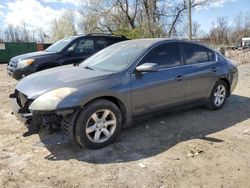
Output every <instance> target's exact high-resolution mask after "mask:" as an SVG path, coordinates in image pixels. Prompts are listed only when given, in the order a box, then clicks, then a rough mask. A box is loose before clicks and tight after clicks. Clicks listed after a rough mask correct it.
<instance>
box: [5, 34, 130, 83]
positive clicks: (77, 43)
mask: <svg viewBox="0 0 250 188" xmlns="http://www.w3.org/2000/svg"><path fill="white" fill-rule="evenodd" d="M124 40H128V39H127V38H126V37H125V36H122V35H109V34H98V33H96V34H95V33H93V34H88V35H86V36H71V37H67V38H64V39H62V40H60V41H58V42H56V43H55V44H53V45H52V46H50V47H49V48H47V49H46V50H45V51H40V52H32V53H27V54H23V55H19V56H16V57H13V58H12V59H11V60H10V62H9V63H8V66H7V72H8V74H9V75H10V76H12V77H14V78H15V79H17V80H19V79H21V78H23V77H25V76H27V75H29V74H32V73H34V72H38V71H41V70H44V69H48V68H52V67H57V66H60V65H68V64H73V63H79V62H81V61H83V60H85V59H87V58H88V57H90V56H91V55H93V54H94V53H96V52H98V51H100V50H102V49H103V48H106V47H107V46H109V45H112V44H114V43H117V42H121V41H124Z"/></svg>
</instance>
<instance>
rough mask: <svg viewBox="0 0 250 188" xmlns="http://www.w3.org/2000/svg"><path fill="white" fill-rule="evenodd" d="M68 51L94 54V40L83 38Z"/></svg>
mask: <svg viewBox="0 0 250 188" xmlns="http://www.w3.org/2000/svg"><path fill="white" fill-rule="evenodd" d="M68 51H70V52H74V53H76V54H81V55H92V54H93V53H94V41H93V40H92V39H81V40H79V41H77V42H75V43H73V44H72V45H71V46H70V47H69V48H68Z"/></svg>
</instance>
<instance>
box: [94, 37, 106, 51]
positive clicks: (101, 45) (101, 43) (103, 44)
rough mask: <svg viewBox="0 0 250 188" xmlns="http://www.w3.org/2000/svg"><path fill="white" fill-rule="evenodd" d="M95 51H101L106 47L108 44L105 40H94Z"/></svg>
mask: <svg viewBox="0 0 250 188" xmlns="http://www.w3.org/2000/svg"><path fill="white" fill-rule="evenodd" d="M96 46H97V50H98V51H99V50H102V49H103V48H106V47H107V46H108V42H107V41H106V40H105V39H97V40H96Z"/></svg>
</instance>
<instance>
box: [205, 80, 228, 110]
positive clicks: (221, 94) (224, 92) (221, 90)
mask: <svg viewBox="0 0 250 188" xmlns="http://www.w3.org/2000/svg"><path fill="white" fill-rule="evenodd" d="M227 96H228V85H227V83H226V82H225V81H223V80H219V81H218V82H217V83H216V84H215V86H214V88H213V89H212V92H211V94H210V97H209V100H208V104H207V107H208V108H209V109H210V110H219V109H221V108H222V106H223V105H224V104H225V102H226V99H227Z"/></svg>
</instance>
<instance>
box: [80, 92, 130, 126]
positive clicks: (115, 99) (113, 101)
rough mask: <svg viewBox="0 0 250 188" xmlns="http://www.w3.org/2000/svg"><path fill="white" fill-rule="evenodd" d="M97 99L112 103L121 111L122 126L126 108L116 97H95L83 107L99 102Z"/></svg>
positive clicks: (124, 120)
mask: <svg viewBox="0 0 250 188" xmlns="http://www.w3.org/2000/svg"><path fill="white" fill-rule="evenodd" d="M99 99H105V100H108V101H110V102H112V103H114V104H115V105H116V106H117V107H118V108H119V109H120V111H121V113H122V117H123V124H124V123H125V122H126V117H127V110H126V107H125V105H124V104H123V102H122V101H121V100H120V99H118V98H117V97H114V96H101V97H96V98H94V99H92V100H90V101H88V102H87V103H86V104H85V105H84V106H86V105H88V104H89V103H91V102H93V101H95V100H99Z"/></svg>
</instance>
